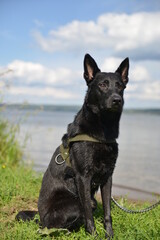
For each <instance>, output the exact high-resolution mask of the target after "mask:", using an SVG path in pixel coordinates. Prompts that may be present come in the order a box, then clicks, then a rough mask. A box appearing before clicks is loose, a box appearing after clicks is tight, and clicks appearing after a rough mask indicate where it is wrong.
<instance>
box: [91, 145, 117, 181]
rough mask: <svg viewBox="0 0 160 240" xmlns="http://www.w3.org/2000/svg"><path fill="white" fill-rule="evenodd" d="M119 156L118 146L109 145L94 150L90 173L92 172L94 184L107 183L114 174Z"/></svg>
mask: <svg viewBox="0 0 160 240" xmlns="http://www.w3.org/2000/svg"><path fill="white" fill-rule="evenodd" d="M117 156H118V146H117V144H109V145H105V146H101V147H99V148H98V147H97V148H95V149H94V153H93V160H92V164H91V168H90V171H91V172H92V174H91V175H92V184H93V185H100V184H103V183H105V182H106V180H107V179H108V177H109V176H111V175H112V174H113V171H114V168H115V164H116V160H117Z"/></svg>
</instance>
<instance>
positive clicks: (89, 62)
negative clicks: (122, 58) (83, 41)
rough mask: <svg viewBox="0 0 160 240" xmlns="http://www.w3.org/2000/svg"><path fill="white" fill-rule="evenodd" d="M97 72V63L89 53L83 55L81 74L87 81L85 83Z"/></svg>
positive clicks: (98, 70)
mask: <svg viewBox="0 0 160 240" xmlns="http://www.w3.org/2000/svg"><path fill="white" fill-rule="evenodd" d="M97 72H100V69H99V68H98V66H97V63H96V62H95V60H94V59H93V58H92V57H91V56H90V55H89V54H86V55H85V57H84V74H83V76H84V79H85V80H86V82H87V85H88V84H89V83H90V82H91V81H92V80H93V79H94V77H95V75H96V73H97Z"/></svg>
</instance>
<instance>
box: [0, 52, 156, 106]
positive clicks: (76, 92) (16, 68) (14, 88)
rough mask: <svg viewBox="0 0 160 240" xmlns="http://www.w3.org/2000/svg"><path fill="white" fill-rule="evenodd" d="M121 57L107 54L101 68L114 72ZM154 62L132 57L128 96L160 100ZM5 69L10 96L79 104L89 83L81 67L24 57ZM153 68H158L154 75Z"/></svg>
mask: <svg viewBox="0 0 160 240" xmlns="http://www.w3.org/2000/svg"><path fill="white" fill-rule="evenodd" d="M122 61H123V59H122V58H114V57H112V58H106V59H104V61H103V63H102V64H101V66H100V68H101V70H102V71H105V72H114V71H115V70H116V69H117V68H118V66H119V65H120V63H121V62H122ZM151 63H152V62H148V63H146V62H145V61H142V62H140V63H138V64H137V62H132V61H131V63H130V71H129V73H130V74H129V83H128V85H127V89H126V90H125V98H129V99H132V100H134V99H140V100H143V101H147V100H149V101H150V100H151V101H155V100H156V101H157V100H158V101H160V77H159V75H158V74H157V73H158V72H159V64H158V63H157V64H156V66H157V68H158V70H157V68H156V71H151V69H152V68H153V66H154V64H151ZM149 66H150V67H151V68H149ZM3 69H10V71H9V72H8V73H7V74H3V76H1V78H0V87H1V92H3V89H5V87H6V83H7V85H8V83H9V82H10V87H9V88H8V87H7V89H6V93H7V98H8V99H9V100H10V99H14V102H24V101H28V102H31V103H32V102H33V103H34V102H36V103H38V102H41V103H42V102H44V103H45V102H48V103H62V104H64V103H70V104H79V103H81V102H82V101H83V98H84V95H85V88H86V87H85V82H84V80H83V79H82V70H79V69H69V68H65V67H62V68H58V69H51V68H49V67H46V66H44V65H42V64H40V63H33V62H25V61H21V60H15V61H13V62H11V63H10V64H8V66H6V67H5V68H3ZM11 70H12V71H11ZM6 71H7V70H6ZM153 72H156V75H155V76H154V75H153ZM7 98H6V99H7Z"/></svg>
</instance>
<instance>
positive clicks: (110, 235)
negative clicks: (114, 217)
mask: <svg viewBox="0 0 160 240" xmlns="http://www.w3.org/2000/svg"><path fill="white" fill-rule="evenodd" d="M105 238H106V239H107V240H111V239H112V238H113V229H112V226H111V225H110V224H109V225H108V226H107V227H106V234H105Z"/></svg>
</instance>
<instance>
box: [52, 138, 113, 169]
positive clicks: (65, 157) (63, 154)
mask: <svg viewBox="0 0 160 240" xmlns="http://www.w3.org/2000/svg"><path fill="white" fill-rule="evenodd" d="M86 141H87V142H96V143H104V144H107V143H115V142H116V140H115V139H111V140H106V141H100V140H98V139H96V138H93V137H90V136H89V135H87V134H78V135H76V136H75V137H72V138H69V139H68V144H67V147H66V148H64V146H63V144H61V145H60V154H58V155H57V156H56V158H55V161H56V163H57V164H59V165H61V164H63V163H64V162H66V163H67V165H68V166H70V167H71V162H70V158H69V149H70V143H72V142H86ZM59 156H61V157H62V159H63V161H61V162H59V161H58V157H59Z"/></svg>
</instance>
